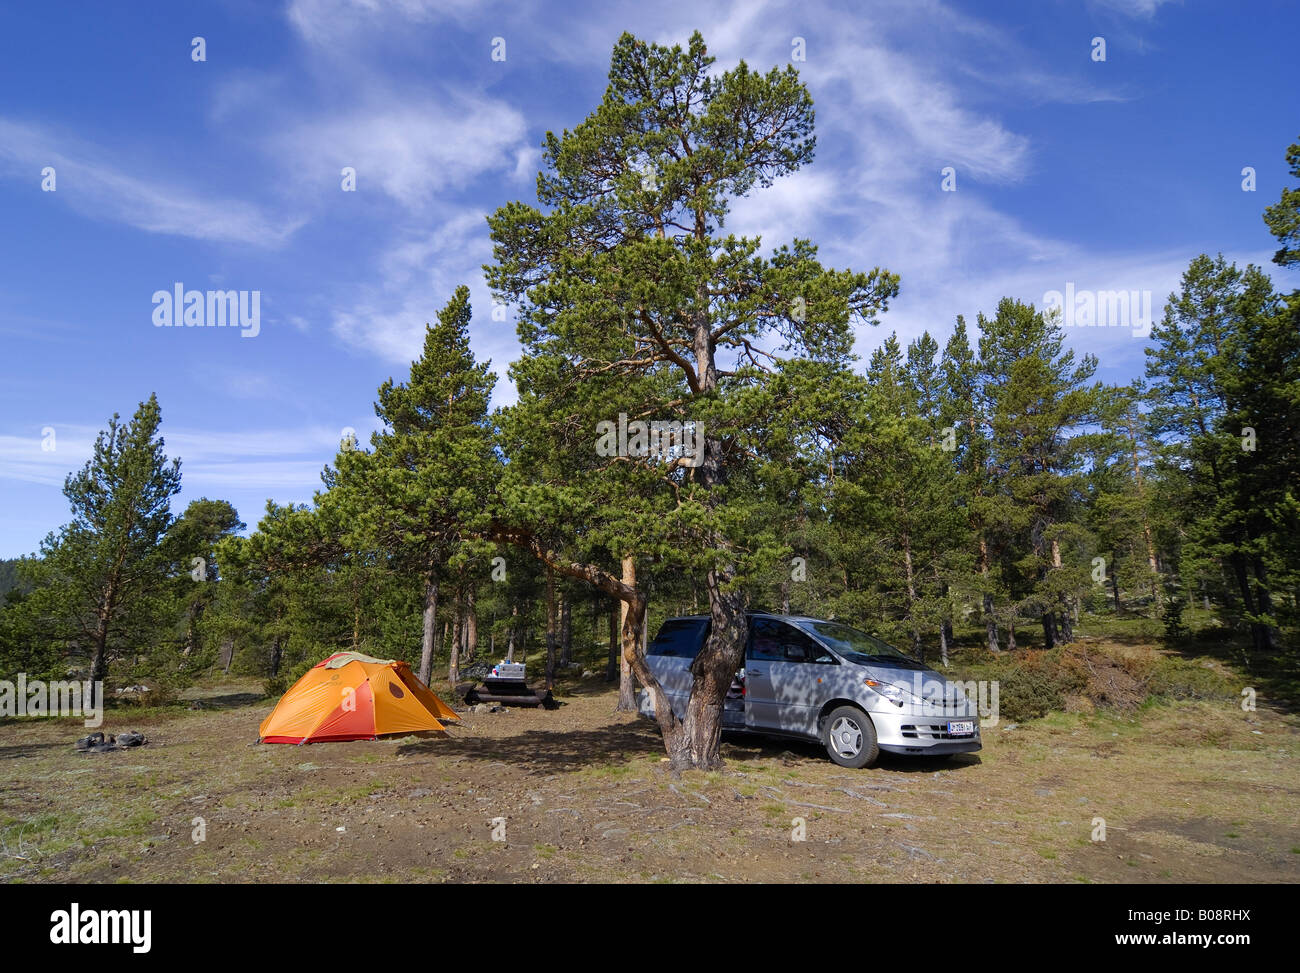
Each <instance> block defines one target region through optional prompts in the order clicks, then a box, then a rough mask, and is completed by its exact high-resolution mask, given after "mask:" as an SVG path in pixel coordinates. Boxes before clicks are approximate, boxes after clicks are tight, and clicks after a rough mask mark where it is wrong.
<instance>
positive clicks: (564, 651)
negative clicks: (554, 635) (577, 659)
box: [560, 592, 573, 666]
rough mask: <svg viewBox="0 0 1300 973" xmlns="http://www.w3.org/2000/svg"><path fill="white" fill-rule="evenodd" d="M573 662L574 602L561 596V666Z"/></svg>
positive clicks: (563, 595) (562, 594) (565, 596)
mask: <svg viewBox="0 0 1300 973" xmlns="http://www.w3.org/2000/svg"><path fill="white" fill-rule="evenodd" d="M572 662H573V600H572V599H571V598H570V597H569V596H568V595H566V594H564V593H563V592H561V594H560V665H561V666H568V665H570V664H571V663H572Z"/></svg>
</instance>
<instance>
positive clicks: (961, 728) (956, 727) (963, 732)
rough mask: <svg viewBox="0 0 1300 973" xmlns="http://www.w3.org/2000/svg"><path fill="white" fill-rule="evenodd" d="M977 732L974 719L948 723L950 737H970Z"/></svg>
mask: <svg viewBox="0 0 1300 973" xmlns="http://www.w3.org/2000/svg"><path fill="white" fill-rule="evenodd" d="M974 733H975V722H974V720H960V721H958V722H955V723H949V724H948V736H950V737H968V736H972V735H973V734H974Z"/></svg>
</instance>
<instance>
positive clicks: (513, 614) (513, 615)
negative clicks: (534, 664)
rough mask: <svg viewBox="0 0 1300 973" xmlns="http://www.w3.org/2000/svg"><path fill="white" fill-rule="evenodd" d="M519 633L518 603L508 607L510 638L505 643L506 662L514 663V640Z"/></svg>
mask: <svg viewBox="0 0 1300 973" xmlns="http://www.w3.org/2000/svg"><path fill="white" fill-rule="evenodd" d="M518 633H519V602H517V601H516V602H512V603H511V605H510V637H509V641H508V642H507V643H506V661H507V662H514V661H515V638H516V636H517V635H518Z"/></svg>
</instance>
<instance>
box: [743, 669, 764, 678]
mask: <svg viewBox="0 0 1300 973" xmlns="http://www.w3.org/2000/svg"><path fill="white" fill-rule="evenodd" d="M762 674H763V670H762V669H746V670H745V675H747V676H761V675H762Z"/></svg>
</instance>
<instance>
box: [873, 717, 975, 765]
mask: <svg viewBox="0 0 1300 973" xmlns="http://www.w3.org/2000/svg"><path fill="white" fill-rule="evenodd" d="M869 715H870V717H871V722H872V724H873V725H874V726H875V729H876V743H877V745H879V747H880V749H881V750H885V751H888V752H889V753H903V754H930V755H933V756H943V755H944V754H950V753H973V752H974V751H976V750H979V749H980V748H981V747H982V746H983V744H982V743H981V741H980V720H979V717H978V716H955V715H954V716H949V715H944V716H935V715H917V714H915V713H909V712H907V711H905V710H899V711H898V712H894V713H891V712H888V711H879V710H873V711H872V712H871V713H870V714H869ZM961 720H969V721H970V722H972V723H974V724H975V733H974V734H973V735H971V736H953V735H951V734H949V733H948V724H949V723H952V722H957V721H961Z"/></svg>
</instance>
